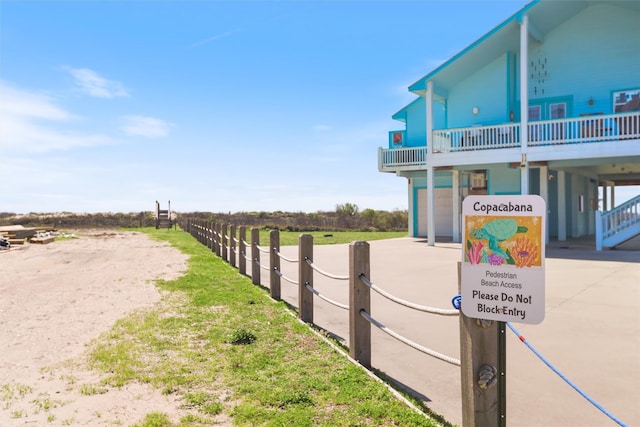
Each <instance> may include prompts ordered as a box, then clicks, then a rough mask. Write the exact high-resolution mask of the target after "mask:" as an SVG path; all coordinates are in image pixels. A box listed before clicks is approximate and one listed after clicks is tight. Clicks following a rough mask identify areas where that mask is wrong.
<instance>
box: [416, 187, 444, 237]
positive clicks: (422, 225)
mask: <svg viewBox="0 0 640 427" xmlns="http://www.w3.org/2000/svg"><path fill="white" fill-rule="evenodd" d="M435 199H436V211H435V214H436V236H444V237H452V236H453V203H452V199H453V192H452V190H451V188H436V191H435ZM427 208H428V205H427V189H426V188H423V189H420V190H418V212H417V215H418V236H420V237H426V236H427V213H428V210H427Z"/></svg>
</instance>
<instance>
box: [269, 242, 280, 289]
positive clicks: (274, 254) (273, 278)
mask: <svg viewBox="0 0 640 427" xmlns="http://www.w3.org/2000/svg"><path fill="white" fill-rule="evenodd" d="M279 252H280V231H279V230H271V231H270V232H269V272H270V273H269V274H270V275H269V287H270V288H271V289H270V291H271V298H273V299H275V300H279V299H280V275H279V274H278V273H279V272H280V256H279V255H278V253H279Z"/></svg>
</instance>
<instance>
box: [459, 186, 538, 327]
mask: <svg viewBox="0 0 640 427" xmlns="http://www.w3.org/2000/svg"><path fill="white" fill-rule="evenodd" d="M462 215H463V217H462V230H463V231H462V237H463V240H462V272H461V274H462V277H461V280H462V283H461V288H462V292H461V294H462V312H463V313H464V314H465V315H466V316H468V317H472V318H476V319H487V320H497V321H502V322H517V323H532V324H536V323H540V322H542V320H543V319H544V311H545V301H544V275H545V273H544V258H545V240H546V239H545V236H546V232H545V227H546V223H545V218H546V205H545V202H544V199H543V198H542V197H540V196H535V195H532V196H468V197H466V198H465V199H464V202H463V204H462Z"/></svg>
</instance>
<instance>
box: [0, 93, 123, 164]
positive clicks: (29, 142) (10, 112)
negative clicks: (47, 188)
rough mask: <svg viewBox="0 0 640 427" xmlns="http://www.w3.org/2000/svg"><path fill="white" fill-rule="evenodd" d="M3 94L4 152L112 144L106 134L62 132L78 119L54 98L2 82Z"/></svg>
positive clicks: (1, 132) (0, 117)
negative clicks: (57, 103) (66, 126)
mask: <svg viewBox="0 0 640 427" xmlns="http://www.w3.org/2000/svg"><path fill="white" fill-rule="evenodd" d="M0 95H1V96H2V102H0V123H1V125H0V146H1V147H2V150H3V152H4V153H6V152H11V153H22V154H28V153H31V154H33V153H45V152H49V151H54V150H68V149H71V148H74V147H89V146H94V145H99V144H105V143H109V142H111V138H109V137H107V136H105V135H100V134H83V133H78V132H69V131H65V130H64V129H62V128H61V127H63V126H64V125H66V124H67V123H69V122H70V121H74V120H76V119H78V117H77V116H75V115H73V114H71V113H69V112H68V111H66V110H65V109H64V108H62V107H60V106H59V105H56V102H55V100H54V99H53V98H52V97H50V96H47V95H44V94H42V93H40V92H35V91H29V90H25V89H21V88H17V87H14V86H12V85H10V84H8V83H6V82H1V81H0Z"/></svg>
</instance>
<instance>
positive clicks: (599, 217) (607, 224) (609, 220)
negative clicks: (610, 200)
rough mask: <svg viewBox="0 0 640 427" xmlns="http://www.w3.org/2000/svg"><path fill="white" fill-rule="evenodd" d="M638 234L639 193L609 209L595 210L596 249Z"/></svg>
mask: <svg viewBox="0 0 640 427" xmlns="http://www.w3.org/2000/svg"><path fill="white" fill-rule="evenodd" d="M637 235H640V195H638V196H636V197H634V198H633V199H631V200H628V201H626V202H624V203H623V204H621V205H620V206H616V207H615V208H613V209H611V210H610V211H606V212H600V211H597V212H596V250H598V251H601V250H602V248H603V247H604V248H612V247H614V246H616V245H619V244H621V243H623V242H626V241H627V240H629V239H631V238H633V237H635V236H637Z"/></svg>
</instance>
